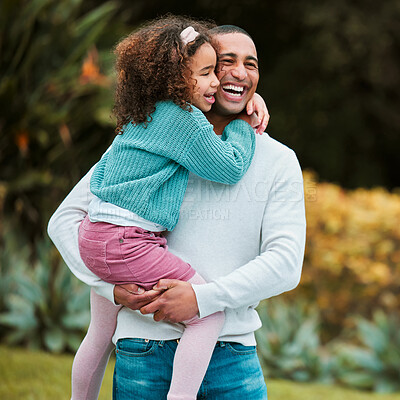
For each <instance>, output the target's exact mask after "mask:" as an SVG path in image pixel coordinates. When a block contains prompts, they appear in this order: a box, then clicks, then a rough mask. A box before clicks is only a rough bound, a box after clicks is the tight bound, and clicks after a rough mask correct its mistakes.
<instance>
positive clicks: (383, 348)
mask: <svg viewBox="0 0 400 400" xmlns="http://www.w3.org/2000/svg"><path fill="white" fill-rule="evenodd" d="M343 340H344V338H342V342H341V343H338V344H336V345H335V346H334V348H335V352H336V355H337V365H338V368H337V379H338V381H339V382H340V383H342V384H346V385H348V386H352V387H356V388H360V389H369V390H374V391H376V392H395V391H400V319H399V317H398V316H396V315H394V314H392V315H387V314H385V313H383V312H382V311H375V312H374V314H373V319H372V320H371V321H368V320H366V319H364V318H360V317H358V318H355V330H353V329H352V330H349V332H347V341H350V340H352V342H353V343H351V344H350V343H346V342H344V343H343Z"/></svg>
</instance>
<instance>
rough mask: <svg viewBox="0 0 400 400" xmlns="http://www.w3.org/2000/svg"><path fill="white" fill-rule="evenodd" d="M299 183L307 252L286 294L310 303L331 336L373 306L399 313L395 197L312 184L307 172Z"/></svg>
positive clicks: (399, 214) (399, 233) (399, 224)
mask: <svg viewBox="0 0 400 400" xmlns="http://www.w3.org/2000/svg"><path fill="white" fill-rule="evenodd" d="M304 184H305V197H306V214H307V245H306V254H305V259H304V267H303V275H302V280H301V283H300V286H299V288H298V289H297V290H295V291H294V292H293V293H291V294H290V296H291V297H292V298H293V299H296V297H297V296H299V295H305V296H307V298H309V299H310V300H311V301H315V302H316V303H317V305H318V307H319V309H320V311H321V314H322V320H323V324H324V326H325V328H326V329H327V330H330V331H331V332H334V331H340V330H341V328H343V327H344V326H345V325H346V324H347V323H348V321H349V318H348V317H350V316H352V315H355V314H358V315H364V316H370V314H371V312H372V310H373V309H375V308H382V309H385V310H388V311H389V310H390V311H394V312H398V313H400V195H399V194H396V193H390V192H388V191H386V190H384V189H382V188H376V189H371V190H367V189H357V190H352V191H346V190H344V189H342V188H340V187H339V186H337V185H334V184H330V183H317V182H316V179H315V175H314V174H312V173H310V172H305V173H304ZM310 188H312V190H310ZM310 192H312V195H310Z"/></svg>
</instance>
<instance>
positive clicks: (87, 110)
mask: <svg viewBox="0 0 400 400" xmlns="http://www.w3.org/2000/svg"><path fill="white" fill-rule="evenodd" d="M167 12H171V13H174V14H184V15H190V16H192V17H198V18H203V19H211V20H214V21H215V22H216V23H217V24H235V25H238V26H241V27H242V28H244V29H246V30H247V31H248V32H249V33H250V34H251V35H252V37H253V38H254V41H255V43H256V46H257V50H258V53H259V54H258V55H259V59H260V83H259V87H258V92H259V93H260V94H261V95H262V96H263V97H264V99H265V100H266V102H267V105H268V108H269V111H270V114H271V121H270V124H269V126H268V128H267V131H268V133H269V134H270V135H271V136H272V137H274V138H276V139H277V140H279V141H282V142H283V143H285V144H287V145H288V146H289V147H291V148H293V149H294V150H295V151H296V153H297V155H298V158H299V160H300V163H301V165H302V167H303V168H304V169H305V170H310V171H313V172H312V173H308V174H307V175H306V176H305V177H306V180H305V182H306V186H305V189H306V191H305V192H306V203H307V218H308V223H309V228H308V243H307V251H306V258H305V264H304V274H303V281H302V283H301V285H300V287H299V288H298V289H296V290H295V291H294V292H293V293H292V294H288V295H284V296H280V298H279V299H276V300H273V301H269V302H264V303H262V304H261V305H260V313H261V315H262V317H263V321H264V328H263V329H261V330H260V331H259V332H258V340H259V343H260V345H259V349H260V356H261V359H262V361H263V364H264V370H265V372H266V375H267V376H268V377H276V378H280V379H292V380H298V381H321V382H327V383H339V384H344V385H349V386H353V387H356V388H361V389H366V390H375V391H382V392H384V391H399V390H400V372H399V371H400V312H399V309H400V302H399V297H400V289H399V287H400V230H399V227H400V197H399V194H398V187H399V186H400V157H399V156H398V150H399V149H400V113H399V109H400V23H399V21H400V2H399V1H398V0H385V1H384V2H376V1H372V0H364V1H357V0H347V1H346V0H336V1H334V2H333V1H327V0H319V1H315V0H280V1H270V0H264V1H261V0H248V1H246V2H244V1H238V0H220V1H215V0H193V1H192V2H184V1H178V0H173V1H168V2H166V1H160V0H147V1H135V0H133V1H128V0H114V1H101V0H98V1H94V0H86V1H83V0H58V1H55V0H29V1H28V0H2V2H1V3H0V251H1V253H0V263H1V264H0V342H3V343H5V344H7V345H9V344H16V345H21V346H28V347H31V348H41V349H46V351H51V352H56V353H59V352H65V351H69V352H73V351H74V350H75V349H76V348H77V345H78V344H79V342H80V340H81V338H82V335H83V333H84V331H85V329H86V327H87V324H88V318H89V314H88V307H89V306H88V288H86V287H85V286H84V285H82V284H80V283H79V282H77V281H76V279H75V278H73V277H72V275H71V274H70V272H69V270H68V269H67V267H66V266H65V265H64V264H63V262H62V260H61V259H60V257H59V255H58V253H57V251H56V250H55V249H54V247H53V246H52V245H51V244H50V243H49V240H48V239H47V235H46V225H47V222H48V220H49V218H50V216H51V214H52V213H53V212H54V210H55V209H56V207H57V206H58V204H59V203H60V202H61V201H62V199H63V198H64V197H65V195H66V194H67V193H68V192H69V191H70V189H71V188H72V187H73V185H74V184H75V183H76V182H77V181H78V180H79V179H80V178H81V177H82V176H83V174H84V173H85V172H86V171H87V170H88V169H89V168H90V167H91V166H92V165H93V164H94V163H95V162H96V161H97V160H98V158H99V156H100V155H101V154H102V153H103V151H104V150H105V149H106V148H107V146H108V145H109V144H110V142H111V141H112V138H113V135H114V133H113V128H114V122H115V121H114V120H113V118H112V116H111V108H112V104H113V82H114V76H113V62H114V58H113V53H112V48H113V46H114V45H115V43H116V42H117V41H118V40H119V39H120V38H121V37H122V36H124V35H126V34H127V33H129V32H130V31H132V30H133V29H135V28H136V27H138V26H139V25H140V24H141V23H142V22H144V21H145V20H148V19H151V18H154V17H156V16H160V15H163V14H165V13H167ZM319 181H322V182H329V183H318V182H319ZM377 187H380V189H377ZM361 188H362V189H361Z"/></svg>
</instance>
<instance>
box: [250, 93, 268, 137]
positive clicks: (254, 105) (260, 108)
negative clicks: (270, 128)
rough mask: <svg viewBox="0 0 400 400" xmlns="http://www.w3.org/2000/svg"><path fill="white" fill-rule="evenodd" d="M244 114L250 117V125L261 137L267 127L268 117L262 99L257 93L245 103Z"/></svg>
mask: <svg viewBox="0 0 400 400" xmlns="http://www.w3.org/2000/svg"><path fill="white" fill-rule="evenodd" d="M246 112H247V114H248V115H250V116H251V122H250V125H251V126H252V127H253V128H257V130H256V133H258V134H260V135H261V134H262V133H263V132H264V131H265V129H266V127H267V125H268V122H269V118H270V116H269V113H268V108H267V105H266V104H265V101H264V99H263V98H262V97H261V96H260V95H259V94H258V93H254V96H253V97H252V98H251V99H250V101H249V102H248V103H247V106H246Z"/></svg>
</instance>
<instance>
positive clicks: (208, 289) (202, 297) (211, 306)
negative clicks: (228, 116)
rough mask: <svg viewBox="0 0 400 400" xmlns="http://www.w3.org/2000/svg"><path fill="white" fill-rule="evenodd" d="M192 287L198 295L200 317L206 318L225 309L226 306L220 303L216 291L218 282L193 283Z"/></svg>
mask: <svg viewBox="0 0 400 400" xmlns="http://www.w3.org/2000/svg"><path fill="white" fill-rule="evenodd" d="M192 288H193V290H194V293H195V295H196V300H197V306H198V308H199V317H200V318H204V317H207V316H208V315H211V314H214V313H216V312H218V311H223V310H224V306H223V305H222V304H219V300H218V297H217V296H216V295H215V293H216V289H217V287H216V284H215V283H213V282H210V283H205V284H204V285H193V284H192Z"/></svg>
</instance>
